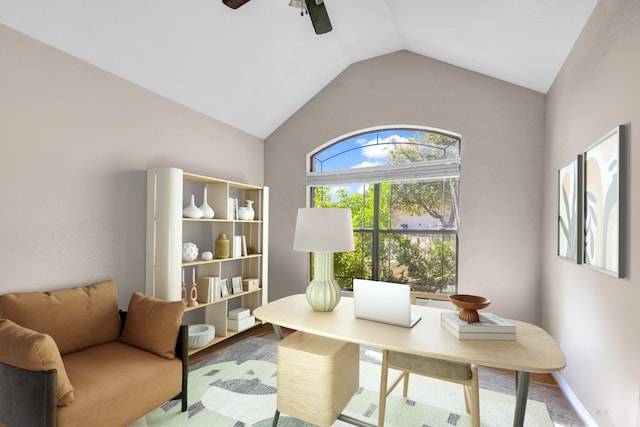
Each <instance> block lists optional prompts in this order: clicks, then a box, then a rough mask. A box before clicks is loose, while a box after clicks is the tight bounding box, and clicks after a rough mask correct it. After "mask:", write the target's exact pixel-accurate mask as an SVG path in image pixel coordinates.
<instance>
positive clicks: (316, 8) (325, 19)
mask: <svg viewBox="0 0 640 427" xmlns="http://www.w3.org/2000/svg"><path fill="white" fill-rule="evenodd" d="M249 1H250V0H222V3H224V4H226V5H227V6H229V7H230V8H231V9H237V8H239V7H240V6H242V5H243V4H245V3H247V2H249ZM289 6H292V7H297V8H299V9H300V15H301V16H304V15H305V14H307V15H309V18H311V24H312V25H313V29H314V30H315V32H316V34H324V33H328V32H329V31H331V30H332V29H333V28H332V27H331V21H330V20H329V14H328V13H327V8H326V7H325V5H324V0H290V1H289Z"/></svg>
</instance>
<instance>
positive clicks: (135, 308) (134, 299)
mask: <svg viewBox="0 0 640 427" xmlns="http://www.w3.org/2000/svg"><path fill="white" fill-rule="evenodd" d="M186 306H187V304H186V303H185V302H184V301H164V300H161V299H157V298H153V297H150V296H147V295H143V294H141V293H140V292H135V293H134V294H133V295H131V300H130V301H129V309H128V311H127V318H126V320H125V323H124V329H123V330H122V335H120V338H119V340H120V341H121V342H123V343H125V344H129V345H132V346H134V347H138V348H141V349H143V350H147V351H150V352H151V353H155V354H157V355H158V356H162V357H166V358H167V359H173V358H174V357H175V349H176V340H177V339H178V332H179V331H180V325H181V323H182V314H183V313H184V309H185V307H186Z"/></svg>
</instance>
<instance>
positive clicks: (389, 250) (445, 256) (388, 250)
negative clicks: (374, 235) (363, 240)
mask: <svg viewBox="0 0 640 427" xmlns="http://www.w3.org/2000/svg"><path fill="white" fill-rule="evenodd" d="M457 252H458V251H457V239H456V237H455V235H452V234H439V233H438V234H417V233H381V236H380V260H379V268H380V280H384V281H390V282H398V283H409V284H410V285H411V288H412V289H413V290H419V291H425V292H445V293H451V292H455V283H456V263H457Z"/></svg>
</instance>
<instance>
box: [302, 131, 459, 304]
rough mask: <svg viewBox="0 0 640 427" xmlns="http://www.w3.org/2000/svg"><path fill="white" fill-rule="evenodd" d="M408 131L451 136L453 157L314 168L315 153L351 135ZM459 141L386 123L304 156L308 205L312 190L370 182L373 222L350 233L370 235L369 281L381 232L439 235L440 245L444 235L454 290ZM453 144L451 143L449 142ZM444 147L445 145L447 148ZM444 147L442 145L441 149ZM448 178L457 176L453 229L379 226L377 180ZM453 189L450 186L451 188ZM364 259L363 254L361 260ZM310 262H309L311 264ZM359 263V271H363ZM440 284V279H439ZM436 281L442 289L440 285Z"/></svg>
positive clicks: (454, 136)
mask: <svg viewBox="0 0 640 427" xmlns="http://www.w3.org/2000/svg"><path fill="white" fill-rule="evenodd" d="M395 130H397V131H412V132H416V133H417V132H423V133H424V134H425V136H426V134H436V135H442V136H445V137H448V138H452V139H455V140H456V141H457V142H456V146H457V157H453V158H445V159H439V160H430V161H426V162H416V163H405V164H392V165H388V164H387V165H382V166H373V167H363V168H355V169H338V170H330V171H316V170H315V169H316V167H315V166H316V162H317V157H316V156H318V154H319V153H322V152H323V151H325V150H327V149H329V148H330V147H334V146H336V145H339V144H341V143H345V142H347V141H349V140H351V139H353V138H354V137H358V136H364V135H371V134H373V133H376V132H379V131H395ZM402 143H403V142H399V141H398V142H391V143H387V144H402ZM461 143H462V138H461V136H460V135H458V134H455V133H453V132H449V131H443V130H440V129H433V128H426V127H416V126H390V127H381V128H372V129H366V130H361V131H357V132H353V133H351V134H347V135H343V136H341V137H338V138H335V139H334V140H332V141H329V142H327V143H326V144H323V145H322V146H320V147H318V148H317V149H316V150H314V151H313V152H311V153H309V154H308V155H307V171H308V172H307V176H306V186H307V190H308V191H307V195H308V197H309V199H308V203H307V205H308V206H313V204H314V200H315V191H316V189H317V188H318V187H327V186H332V185H334V186H335V185H346V184H355V183H358V184H365V185H366V184H372V185H373V193H374V195H373V197H374V202H373V205H374V221H373V227H372V228H366V227H364V228H362V227H354V230H353V231H354V235H357V234H360V235H361V236H364V235H365V234H370V236H371V245H372V246H371V250H372V254H371V256H372V258H371V261H372V266H371V270H372V276H373V280H380V277H381V276H380V265H381V263H382V262H384V258H381V256H380V255H381V254H380V239H381V238H382V237H383V236H384V235H391V234H397V235H406V236H408V237H413V236H442V239H443V240H442V244H443V245H444V238H445V236H454V241H455V267H454V275H455V280H454V284H453V289H451V286H450V285H449V286H448V287H447V288H448V289H447V291H449V292H447V293H455V292H457V288H458V266H459V262H458V255H459V247H460V245H459V243H460V240H459V226H460V220H459V211H458V206H459V190H460V163H461V154H460V152H461ZM452 145H453V144H452ZM447 148H448V147H447ZM354 149H355V148H351V149H349V150H345V151H344V152H340V153H338V154H335V155H333V156H330V157H329V158H327V159H325V160H324V161H327V160H329V159H331V158H332V157H336V156H337V155H339V154H343V153H345V152H347V151H352V150H354ZM445 149H446V148H445ZM451 178H455V179H457V182H456V187H455V191H454V192H453V196H452V197H453V199H452V201H451V202H452V203H453V204H454V206H455V209H454V210H455V225H456V226H455V228H453V229H452V228H445V227H443V226H442V223H441V227H440V228H438V229H415V228H411V229H395V228H389V229H387V228H381V227H380V226H381V221H380V208H381V206H380V183H381V182H389V183H391V182H397V181H418V180H423V181H425V180H426V181H435V180H437V179H442V181H443V185H446V182H451V180H450V179H451ZM453 190H454V188H453V187H452V188H451V191H453ZM446 192H447V190H446V189H445V188H444V187H443V190H442V194H443V197H444V195H445V193H446ZM364 260H365V258H364V257H363V262H364ZM311 265H312V264H311ZM364 270H365V269H364V266H363V271H364ZM443 283H444V282H443ZM443 283H442V284H439V285H440V286H441V287H442V288H443V289H444V287H445V286H444V284H443Z"/></svg>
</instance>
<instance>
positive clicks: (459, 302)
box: [449, 294, 491, 323]
mask: <svg viewBox="0 0 640 427" xmlns="http://www.w3.org/2000/svg"><path fill="white" fill-rule="evenodd" d="M449 300H450V301H451V302H452V303H453V304H454V305H455V306H456V307H458V308H459V309H460V312H459V313H458V317H459V318H460V320H464V321H465V322H469V323H476V322H479V321H480V315H479V314H478V310H481V309H483V308H485V307H487V306H488V305H489V304H491V300H490V299H488V298H485V297H479V296H477V295H464V294H454V295H449Z"/></svg>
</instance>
